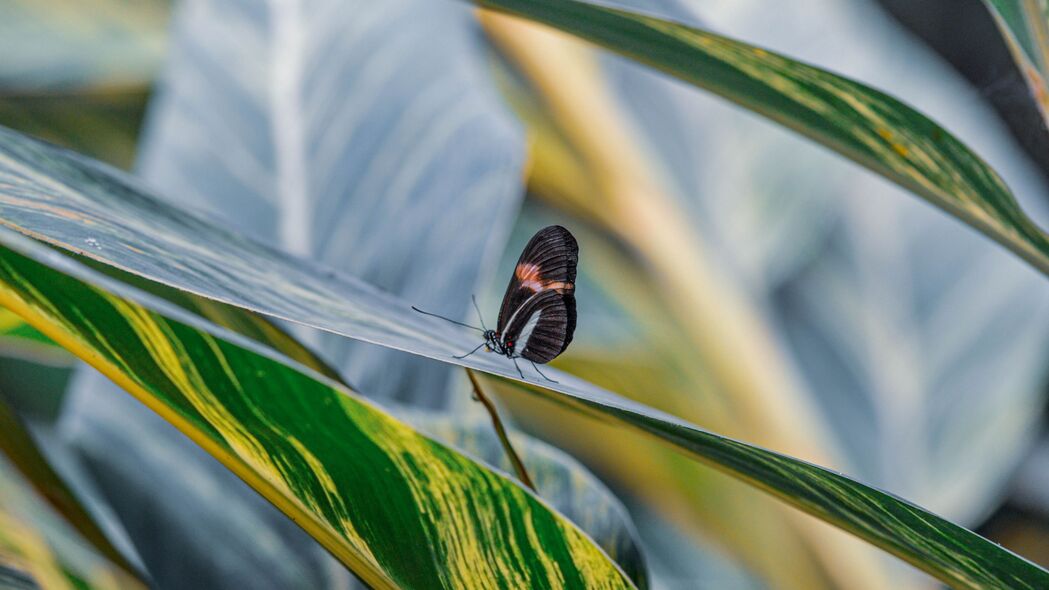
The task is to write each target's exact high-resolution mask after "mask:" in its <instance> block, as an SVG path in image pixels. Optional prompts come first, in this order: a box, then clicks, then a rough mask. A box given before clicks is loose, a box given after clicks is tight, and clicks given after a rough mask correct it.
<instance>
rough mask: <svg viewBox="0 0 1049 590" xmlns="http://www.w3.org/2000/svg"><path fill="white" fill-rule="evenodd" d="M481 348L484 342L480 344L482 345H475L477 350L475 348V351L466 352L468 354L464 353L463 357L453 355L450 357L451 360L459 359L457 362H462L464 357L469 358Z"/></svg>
mask: <svg viewBox="0 0 1049 590" xmlns="http://www.w3.org/2000/svg"><path fill="white" fill-rule="evenodd" d="M482 346H484V342H482V343H480V344H478V345H477V348H475V349H473V350H471V351H470V352H468V353H466V354H464V355H462V356H457V355H454V354H453V355H452V358H453V359H459V360H463V359H464V358H466V357H468V356H470V355H471V354H473V353H475V352H477V351H478V350H480V349H481V347H482Z"/></svg>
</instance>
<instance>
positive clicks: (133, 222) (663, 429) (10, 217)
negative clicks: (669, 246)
mask: <svg viewBox="0 0 1049 590" xmlns="http://www.w3.org/2000/svg"><path fill="white" fill-rule="evenodd" d="M0 220H2V223H3V224H4V225H5V226H8V227H11V228H15V229H18V230H19V231H21V232H22V233H25V234H28V235H31V236H34V237H37V238H39V239H43V240H46V241H48V242H50V243H52V244H55V245H57V246H59V247H60V248H64V249H68V250H72V251H79V252H83V253H84V254H85V255H87V256H89V257H91V258H95V259H96V260H99V261H104V262H106V263H107V264H112V265H115V266H119V267H123V268H125V269H127V270H130V271H132V272H134V273H137V274H141V275H142V276H145V277H147V278H150V279H152V280H156V281H159V282H163V283H167V284H170V285H174V286H178V287H179V288H182V289H185V290H187V291H191V292H196V293H198V294H201V295H204V296H207V297H210V298H213V299H218V300H225V301H227V302H230V303H232V304H235V305H238V306H240V307H244V308H247V309H254V310H258V311H261V312H264V313H266V314H268V315H271V316H274V317H282V318H285V319H292V320H294V321H297V322H299V323H302V324H305V325H310V326H313V327H316V328H319V329H325V330H328V331H332V332H336V333H340V334H343V335H345V336H349V337H352V338H356V339H360V340H364V341H369V342H374V343H376V344H381V345H383V346H387V347H390V348H396V349H400V350H406V351H409V352H412V353H414V354H418V355H421V356H428V357H430V358H435V359H437V360H442V361H445V362H454V363H456V364H461V365H464V366H469V367H472V368H474V369H478V370H481V371H485V372H489V373H492V374H496V375H501V376H503V377H508V378H511V379H516V371H515V370H514V369H513V366H512V364H510V362H509V361H508V360H507V359H503V358H493V357H492V355H484V356H482V355H474V356H471V357H469V358H467V359H463V360H455V359H452V358H451V355H452V354H454V353H459V352H462V351H463V350H467V349H469V348H471V347H472V346H471V344H472V343H473V342H474V340H475V336H474V335H472V334H469V335H468V334H463V333H462V332H460V331H458V330H455V329H452V328H450V327H449V326H448V325H447V324H446V323H444V322H440V321H437V320H433V321H430V320H429V319H427V318H423V317H420V316H419V315H418V314H416V313H414V312H412V311H411V308H410V305H409V304H408V303H407V302H401V301H399V300H397V299H395V298H393V297H391V296H390V295H388V294H384V293H382V292H380V291H378V290H377V289H375V288H373V287H370V286H369V285H367V284H364V283H361V282H360V281H357V280H354V279H351V278H349V277H345V276H342V275H339V274H338V273H332V272H330V271H326V270H324V269H323V268H320V267H318V266H316V265H314V264H311V263H309V262H306V261H302V260H298V259H294V258H291V257H289V256H288V255H285V254H282V253H280V252H277V251H275V250H273V249H271V248H268V247H266V246H263V245H261V244H257V243H255V242H252V241H251V240H249V239H247V238H244V237H242V236H238V235H236V234H233V233H230V232H228V231H225V230H222V229H220V228H217V227H215V226H213V225H211V224H210V223H208V222H207V221H205V220H203V219H202V218H200V217H197V216H195V215H191V214H189V213H186V212H183V211H180V210H177V209H174V208H172V207H170V206H165V205H164V204H162V203H160V202H159V201H157V200H155V199H153V198H151V197H150V196H149V195H148V194H147V193H145V192H144V191H142V190H141V189H140V188H139V187H138V186H137V183H135V182H134V181H133V180H130V179H127V178H125V177H123V176H122V175H121V174H119V173H118V172H116V171H114V170H112V169H109V168H107V167H104V166H101V165H99V164H97V163H93V162H91V161H89V160H86V159H84V158H80V157H77V156H75V155H71V154H68V153H66V152H63V151H61V150H55V149H53V148H49V147H47V146H44V145H41V144H39V143H37V142H34V141H32V140H28V139H26V138H22V137H19V136H18V135H16V134H12V133H10V132H7V131H2V132H0ZM584 256H585V253H584ZM49 263H55V262H54V261H53V260H50V261H49ZM63 270H64V272H71V271H70V269H68V268H66V269H63ZM114 320H116V318H114ZM103 323H105V322H103ZM122 332H123V331H122V330H116V333H118V334H120V333H122ZM49 335H51V334H49ZM51 336H53V335H51ZM231 366H233V365H231ZM552 377H553V378H554V379H556V380H557V381H558V383H556V384H551V383H546V385H548V386H549V387H551V388H552V389H553V390H555V391H556V392H557V393H554V392H552V391H550V390H547V389H541V388H537V393H539V394H541V395H546V396H549V397H550V398H551V399H553V400H555V401H558V402H560V403H562V404H564V405H566V406H570V407H574V408H577V409H579V410H581V411H584V412H586V413H588V414H590V415H593V416H596V417H599V418H601V419H605V420H613V421H615V422H618V423H621V424H623V425H626V426H630V427H632V428H634V429H636V430H640V431H642V432H645V433H648V434H650V435H652V436H655V437H657V438H659V439H661V440H663V441H665V442H667V443H668V444H671V445H674V446H676V447H677V448H679V449H681V450H682V451H684V452H686V453H688V454H690V455H692V456H693V457H695V458H697V459H699V460H701V461H704V462H708V463H710V464H712V465H715V466H717V467H719V468H721V469H723V470H725V471H726V472H728V473H730V474H732V475H734V476H736V477H739V478H741V479H743V480H745V481H748V482H750V483H752V484H753V485H756V486H758V487H759V488H761V489H764V490H765V491H768V492H770V493H773V494H774V495H776V496H777V497H780V498H782V499H783V500H785V501H787V502H789V503H791V504H793V505H795V506H797V507H799V508H801V509H803V510H805V511H807V512H809V513H811V514H814V515H816V516H818V517H820V518H822V519H824V520H827V521H828V522H831V523H832V524H835V525H837V526H840V527H842V528H844V529H845V530H848V531H850V532H852V533H854V534H856V535H858V536H860V537H862V538H864V539H866V540H868V541H870V542H872V543H875V544H876V545H878V546H880V547H882V548H884V549H886V550H888V551H890V552H892V553H894V554H896V555H898V556H900V557H902V558H903V559H905V560H907V561H909V562H911V563H912V564H914V565H915V566H917V567H920V568H922V569H924V570H925V571H927V572H929V573H931V574H933V575H935V576H937V577H939V578H940V579H942V580H944V581H946V582H948V583H950V584H952V585H956V586H959V587H974V588H975V587H980V586H983V585H1011V586H1016V587H1032V588H1033V587H1038V586H1040V585H1044V584H1046V583H1049V572H1046V571H1045V570H1042V569H1041V568H1038V567H1037V566H1035V565H1033V564H1031V563H1029V562H1027V561H1025V560H1023V559H1022V558H1019V557H1017V556H1016V555H1014V554H1012V553H1010V552H1008V551H1006V550H1004V549H1002V548H1000V547H998V546H996V545H994V544H992V543H990V542H988V541H986V540H985V539H983V538H981V537H979V536H977V535H975V534H974V533H972V532H970V531H967V530H965V529H964V528H961V527H958V526H956V525H953V524H951V523H949V522H947V521H944V520H943V519H940V518H939V517H936V516H935V515H933V514H930V513H928V512H926V511H924V510H922V509H920V508H918V507H916V506H914V505H911V504H909V503H907V502H905V501H902V500H899V499H897V498H895V497H893V496H890V495H888V494H886V493H884V492H881V491H878V490H875V489H873V488H870V487H867V486H864V485H862V484H859V483H857V482H855V481H853V480H850V479H848V478H847V477H844V476H842V475H840V474H837V473H833V472H830V471H827V470H825V469H822V468H819V467H816V466H813V465H810V464H807V463H804V462H801V461H797V460H794V459H790V458H788V457H784V456H782V455H778V454H776V453H772V452H769V451H765V450H762V449H759V448H756V447H753V446H750V445H747V444H744V443H740V442H738V441H734V440H731V439H728V438H725V437H721V436H718V435H716V434H712V433H709V432H706V431H704V430H702V429H699V428H697V427H695V426H693V425H691V424H688V423H687V422H684V421H681V420H679V419H677V418H674V417H673V416H669V415H666V414H663V413H660V412H656V411H654V410H651V409H650V408H646V407H644V406H642V405H639V404H636V403H632V402H630V401H628V400H625V399H623V398H620V397H618V396H615V395H613V394H611V393H609V392H607V391H603V390H601V389H599V388H596V387H593V386H591V385H589V384H587V383H585V382H581V381H579V380H578V379H573V378H571V377H570V376H567V375H561V374H558V373H556V372H555V373H554V374H553V375H552ZM320 418H323V416H321V417H319V419H320ZM310 448H313V447H312V446H311V447H310Z"/></svg>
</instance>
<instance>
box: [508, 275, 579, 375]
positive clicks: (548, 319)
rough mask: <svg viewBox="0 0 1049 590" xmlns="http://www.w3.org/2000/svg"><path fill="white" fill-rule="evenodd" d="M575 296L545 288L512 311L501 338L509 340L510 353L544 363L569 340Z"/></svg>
mask: <svg viewBox="0 0 1049 590" xmlns="http://www.w3.org/2000/svg"><path fill="white" fill-rule="evenodd" d="M574 330H575V298H574V297H572V296H571V295H569V296H568V298H567V299H566V298H565V296H563V295H562V294H560V293H558V292H556V291H554V290H547V291H541V292H539V293H536V294H535V295H533V296H532V297H531V298H529V299H528V300H527V301H525V303H524V305H522V306H521V308H520V309H519V310H518V311H517V313H515V314H514V315H513V319H511V320H510V324H509V325H508V326H507V327H506V333H505V334H504V342H512V343H513V345H514V356H521V357H524V358H526V359H528V360H530V361H532V362H536V363H548V362H550V361H552V360H553V359H554V358H555V357H557V355H559V354H561V352H562V351H564V349H565V348H567V347H568V343H569V342H571V341H572V332H573V331H574Z"/></svg>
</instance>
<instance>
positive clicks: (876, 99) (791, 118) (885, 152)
mask: <svg viewBox="0 0 1049 590" xmlns="http://www.w3.org/2000/svg"><path fill="white" fill-rule="evenodd" d="M474 1H475V3H476V4H478V5H480V6H484V7H487V8H492V9H495V10H499V11H503V12H507V13H510V14H515V15H518V16H523V17H525V18H528V19H531V20H534V21H536V22H540V23H543V24H547V25H550V26H553V27H555V28H558V29H561V30H563V31H565V32H568V33H571V34H573V35H577V36H579V37H582V38H584V39H587V40H589V41H592V42H594V43H597V44H598V45H601V46H603V47H606V48H608V49H611V50H613V51H616V52H618V53H621V54H623V55H625V56H627V57H630V58H633V59H635V60H638V61H640V62H642V63H645V64H648V65H650V66H652V67H654V68H657V69H659V70H662V71H664V72H666V73H668V74H670V75H672V76H676V77H678V78H680V79H682V80H684V81H686V82H689V83H691V84H693V85H695V86H698V87H700V88H704V89H706V90H709V91H711V92H714V93H716V94H718V95H720V96H722V97H724V98H727V99H728V100H731V101H733V102H735V103H738V104H739V105H741V106H743V107H745V108H748V109H750V110H753V111H754V112H756V113H758V114H761V115H763V116H765V117H768V118H769V119H772V120H773V121H775V122H777V123H780V124H782V125H785V126H787V127H789V128H791V129H793V130H795V131H797V132H799V133H801V134H803V135H806V136H808V137H810V138H811V139H813V140H815V141H817V142H819V143H822V144H823V145H825V146H827V147H829V148H831V149H833V150H835V151H837V152H838V153H840V154H842V155H844V156H846V157H848V158H850V159H852V160H854V161H856V162H858V163H859V164H862V165H863V166H866V167H867V168H870V169H871V170H873V171H875V172H877V173H878V174H881V175H883V176H885V177H886V178H888V179H889V180H892V181H894V182H896V183H898V184H900V185H901V186H903V187H904V188H906V189H908V190H910V191H912V192H914V193H915V194H917V195H919V196H921V197H922V198H924V199H926V200H928V201H929V202H930V203H932V204H934V205H936V206H937V207H940V208H942V209H944V210H946V211H947V212H949V213H951V214H953V215H955V216H957V217H958V218H960V219H961V220H963V221H965V222H966V223H968V224H969V225H971V226H973V227H975V228H976V229H978V230H980V231H981V232H983V233H984V234H986V235H987V236H989V237H990V238H992V239H994V240H995V241H997V242H999V243H1001V244H1002V245H1004V246H1005V247H1007V248H1009V249H1010V250H1012V251H1013V252H1015V253H1016V254H1017V255H1019V256H1020V257H1022V258H1023V259H1024V260H1026V261H1027V262H1029V263H1030V264H1032V265H1033V266H1034V267H1036V268H1038V269H1039V270H1041V271H1042V272H1043V273H1045V274H1049V234H1046V233H1045V232H1044V231H1043V230H1042V229H1040V228H1039V227H1038V226H1037V225H1036V224H1035V223H1034V222H1033V221H1032V220H1031V219H1030V218H1029V217H1027V215H1026V214H1025V213H1024V212H1023V211H1022V210H1021V209H1020V207H1019V205H1018V204H1017V203H1016V199H1015V198H1014V197H1013V195H1012V193H1011V192H1010V191H1009V188H1008V187H1007V186H1005V183H1003V182H1002V180H1001V179H1000V178H999V176H998V174H997V173H995V171H994V170H992V169H991V168H990V167H989V166H988V165H987V164H986V163H985V162H984V161H983V160H982V159H980V157H979V156H977V155H976V154H975V153H973V152H972V151H971V150H970V149H969V148H968V147H966V146H965V145H963V144H962V143H961V142H960V141H958V140H957V139H956V138H955V137H954V136H952V135H951V134H950V133H948V132H947V131H946V130H944V129H943V128H941V127H940V126H939V125H937V124H936V123H935V122H933V121H931V120H930V119H928V118H927V117H926V116H925V115H922V114H921V113H919V112H917V111H915V110H914V109H912V108H910V107H908V106H907V105H905V104H903V103H902V102H900V101H898V100H896V99H894V98H892V97H891V96H888V95H886V94H883V93H881V92H879V91H877V90H874V89H873V88H870V87H868V86H865V85H863V84H860V83H857V82H855V81H852V80H849V79H847V78H843V77H841V76H836V75H834V74H831V73H830V72H827V71H825V70H821V69H819V68H815V67H812V66H809V65H806V64H803V63H800V62H797V61H794V60H792V59H790V58H787V57H784V56H781V55H778V54H776V53H773V52H771V51H766V50H764V49H761V48H759V47H755V46H752V45H749V44H746V43H742V42H739V41H735V40H732V39H728V38H725V37H722V36H720V35H715V34H713V33H709V32H707V31H703V30H699V29H695V28H692V27H688V26H685V25H681V24H678V23H674V22H669V21H666V20H662V19H658V18H653V17H649V16H645V15H641V14H637V13H633V12H629V11H623V10H617V9H612V8H606V7H604V6H598V5H594V4H590V3H587V2H580V1H577V0H474Z"/></svg>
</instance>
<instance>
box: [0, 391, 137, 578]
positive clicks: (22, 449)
mask: <svg viewBox="0 0 1049 590" xmlns="http://www.w3.org/2000/svg"><path fill="white" fill-rule="evenodd" d="M0 453H3V454H4V455H6V457H7V460H8V461H9V462H10V463H11V465H12V466H13V467H14V468H16V469H17V470H18V471H20V472H21V474H22V476H23V477H24V478H25V479H26V481H27V483H28V484H30V485H31V486H32V487H33V488H34V489H35V490H36V492H37V494H39V496H40V497H41V499H43V500H44V501H46V502H47V503H48V504H50V505H51V508H52V510H54V511H55V512H57V513H58V514H59V515H60V516H61V517H62V518H64V519H65V521H66V522H67V523H68V524H69V525H70V526H71V527H72V528H73V529H75V530H76V532H77V533H78V534H79V535H80V537H82V538H83V539H84V540H85V541H87V542H88V543H89V544H90V545H91V546H92V548H93V549H94V550H95V551H97V552H98V553H99V554H100V555H101V556H102V557H104V558H105V559H107V560H109V562H110V563H112V564H113V565H115V566H116V567H119V568H121V569H123V570H124V572H126V575H128V576H130V577H132V578H138V577H140V574H139V572H138V569H137V568H136V567H135V566H133V565H131V564H130V563H129V562H128V560H127V559H125V558H124V556H123V555H122V554H121V553H120V551H118V550H117V549H116V547H114V546H113V544H112V543H111V542H110V541H109V539H108V537H107V536H106V534H105V533H104V532H103V530H102V528H101V527H100V526H99V525H98V523H97V522H96V521H95V518H94V517H93V516H92V515H91V513H90V512H89V511H88V510H87V509H86V508H85V507H84V506H83V505H82V504H81V503H80V500H79V499H78V498H77V496H76V494H74V492H73V491H72V490H71V489H70V488H69V486H68V485H66V483H65V481H63V480H62V477H61V476H59V474H58V473H57V472H55V470H54V469H52V468H51V465H50V464H49V462H48V460H47V459H46V458H45V457H44V455H43V453H42V452H41V451H40V449H39V448H38V447H37V445H36V442H35V441H34V440H33V438H32V435H31V434H30V433H29V431H28V430H27V429H26V428H25V425H24V424H23V423H22V421H21V419H20V418H19V417H18V416H17V415H16V414H15V412H14V410H13V409H12V408H11V407H10V406H9V405H8V404H7V402H6V400H5V399H4V398H3V396H2V394H0Z"/></svg>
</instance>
